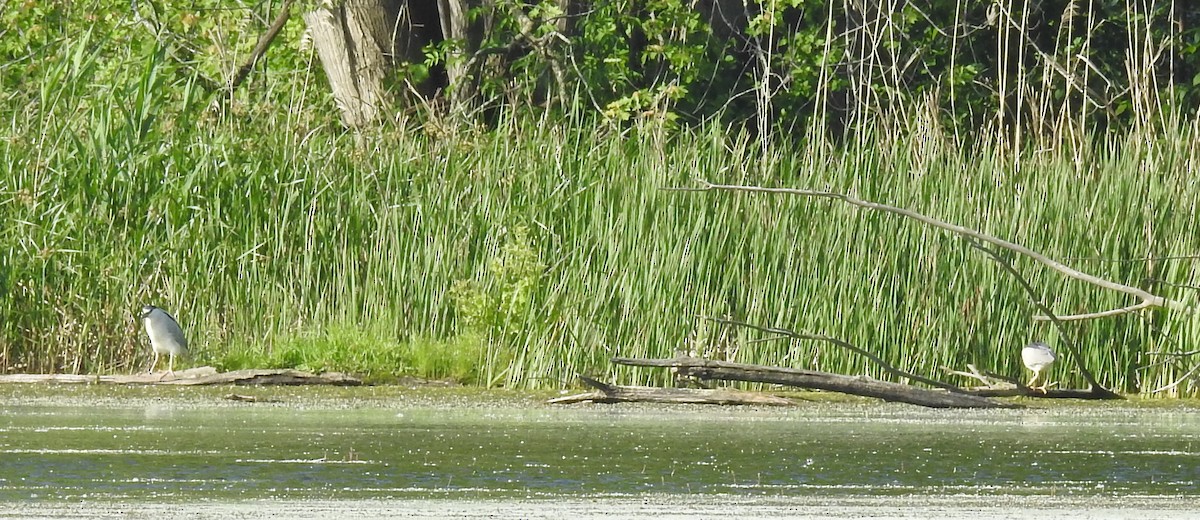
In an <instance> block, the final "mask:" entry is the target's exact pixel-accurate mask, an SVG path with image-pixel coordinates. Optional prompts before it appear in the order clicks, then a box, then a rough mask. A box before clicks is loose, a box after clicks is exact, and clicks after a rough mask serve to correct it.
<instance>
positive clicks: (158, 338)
mask: <svg viewBox="0 0 1200 520" xmlns="http://www.w3.org/2000/svg"><path fill="white" fill-rule="evenodd" d="M142 325H144V326H145V327H146V335H147V336H150V347H151V348H152V349H153V350H154V361H153V362H151V363H150V373H151V374H153V373H154V367H156V366H158V356H159V355H161V354H167V355H169V356H170V360H169V361H168V362H167V372H166V374H163V375H164V376H165V375H170V374H174V373H175V356H186V355H187V354H188V348H187V338H186V337H184V335H183V329H181V328H179V322H177V321H175V318H174V317H172V316H171V315H170V314H168V313H167V311H164V310H162V309H160V308H158V307H155V306H153V305H147V306H145V307H142Z"/></svg>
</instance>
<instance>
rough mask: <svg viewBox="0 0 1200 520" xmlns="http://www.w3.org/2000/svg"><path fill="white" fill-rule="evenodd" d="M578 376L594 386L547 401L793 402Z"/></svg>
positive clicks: (751, 394)
mask: <svg viewBox="0 0 1200 520" xmlns="http://www.w3.org/2000/svg"><path fill="white" fill-rule="evenodd" d="M579 379H580V380H582V381H583V382H584V384H587V385H588V386H590V387H592V388H595V389H596V390H595V391H592V392H587V393H583V394H575V395H568V396H563V397H556V398H554V399H550V400H549V401H546V403H547V404H575V403H669V404H719V405H761V406H793V405H795V404H796V403H794V402H793V401H792V400H790V399H784V398H782V397H778V396H774V395H767V394H762V393H758V392H747V391H744V390H735V389H730V388H725V389H715V390H707V389H696V388H658V387H652V386H617V385H610V384H608V383H605V382H603V381H597V380H595V379H592V378H590V377H585V376H579Z"/></svg>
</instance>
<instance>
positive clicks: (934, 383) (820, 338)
mask: <svg viewBox="0 0 1200 520" xmlns="http://www.w3.org/2000/svg"><path fill="white" fill-rule="evenodd" d="M700 318H702V319H706V320H709V321H714V322H717V323H722V324H725V325H736V326H739V327H746V328H748V329H754V330H758V331H762V332H770V333H771V334H779V335H781V336H787V337H790V338H795V339H813V340H817V341H827V342H829V343H833V344H834V345H837V346H839V347H842V348H845V349H849V350H852V351H854V352H856V353H858V354H860V355H862V356H863V357H866V358H867V359H870V360H871V361H874V362H875V363H877V364H878V365H879V366H881V367H883V369H884V370H887V371H888V372H891V373H893V374H896V375H898V376H900V377H907V378H909V379H912V380H915V381H920V382H922V383H925V384H927V385H929V386H935V387H938V388H941V389H943V390H949V391H951V392H962V391H963V389H962V388H960V387H958V386H955V385H952V384H950V383H943V382H941V381H937V380H935V379H929V378H928V377H922V376H919V375H916V374H913V373H910V372H906V371H904V370H901V369H899V368H896V367H894V366H892V365H891V364H889V363H888V362H887V361H884V360H883V359H881V358H880V357H879V356H876V355H875V354H872V353H870V352H867V351H866V350H863V349H861V348H858V347H856V346H854V345H852V344H850V343H849V342H847V341H843V340H840V339H837V338H834V337H830V336H826V335H824V334H809V333H805V332H793V331H790V330H788V329H781V328H779V327H766V326H763V325H755V324H753V323H746V322H744V321H737V320H730V319H725V318H714V317H712V316H700Z"/></svg>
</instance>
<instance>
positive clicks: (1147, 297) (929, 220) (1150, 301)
mask: <svg viewBox="0 0 1200 520" xmlns="http://www.w3.org/2000/svg"><path fill="white" fill-rule="evenodd" d="M699 182H700V184H701V188H697V189H695V190H688V191H709V190H722V191H743V192H752V193H784V194H790V195H801V196H805V197H816V198H825V199H836V200H840V201H842V202H845V203H847V204H850V205H853V206H858V207H861V208H867V209H873V210H876V211H883V212H885V213H892V214H895V215H900V216H902V217H908V218H911V219H913V220H917V221H920V222H923V223H925V224H929V225H930V226H933V227H936V228H940V229H944V230H946V231H950V232H951V233H955V234H958V235H962V236H964V237H968V238H973V239H976V240H979V241H982V242H987V243H989V244H992V245H994V246H997V247H1001V248H1004V249H1007V250H1009V251H1013V252H1015V253H1018V254H1021V255H1024V256H1027V257H1029V258H1031V259H1033V260H1036V261H1037V262H1040V263H1042V264H1043V265H1045V266H1046V267H1049V268H1051V269H1053V270H1055V271H1058V272H1060V273H1062V274H1063V275H1065V276H1068V277H1070V278H1074V279H1076V280H1080V281H1084V282H1087V283H1090V284H1092V285H1095V286H1098V287H1103V288H1105V289H1111V290H1113V291H1117V292H1121V293H1125V294H1128V295H1131V296H1134V297H1136V298H1138V299H1140V300H1141V303H1139V304H1138V305H1133V306H1130V307H1124V308H1121V309H1114V310H1109V311H1103V312H1098V313H1088V314H1075V315H1069V316H1058V317H1057V318H1056V319H1057V320H1059V321H1072V320H1084V319H1091V318H1099V317H1104V316H1113V315H1117V314H1123V313H1126V312H1132V311H1136V310H1140V309H1143V308H1148V307H1165V308H1170V309H1174V310H1182V309H1185V308H1186V306H1185V305H1183V304H1182V303H1180V302H1176V301H1173V300H1168V299H1166V298H1163V297H1161V296H1157V295H1154V294H1151V293H1149V292H1147V291H1144V290H1142V289H1139V288H1137V287H1131V286H1128V285H1124V284H1119V283H1116V282H1113V281H1111V280H1105V279H1103V278H1100V277H1098V276H1093V275H1090V274H1087V273H1085V272H1082V271H1079V270H1077V269H1075V268H1072V267H1070V266H1068V265H1066V264H1063V263H1061V262H1058V261H1057V260H1054V259H1053V258H1050V257H1048V256H1046V255H1043V254H1041V253H1038V252H1037V251H1034V250H1032V249H1029V248H1027V247H1025V246H1023V245H1020V244H1017V243H1013V242H1009V241H1007V240H1004V239H1002V238H996V237H994V236H991V235H988V234H985V233H982V232H979V231H976V230H974V229H971V228H967V227H963V226H959V225H957V224H951V223H949V222H943V221H941V220H938V219H935V218H933V217H928V216H925V215H922V214H920V213H917V212H915V211H911V210H907V209H904V208H898V207H896V206H889V205H887V204H880V203H878V202H871V201H867V200H862V199H858V198H854V197H851V196H849V195H846V194H843V193H835V192H830V191H817V190H803V189H796V188H764V187H761V186H741V185H731V184H713V183H711V182H708V181H704V180H700V181H699ZM1034 319H1038V320H1050V319H1052V318H1050V317H1049V316H1048V315H1043V316H1035V317H1034Z"/></svg>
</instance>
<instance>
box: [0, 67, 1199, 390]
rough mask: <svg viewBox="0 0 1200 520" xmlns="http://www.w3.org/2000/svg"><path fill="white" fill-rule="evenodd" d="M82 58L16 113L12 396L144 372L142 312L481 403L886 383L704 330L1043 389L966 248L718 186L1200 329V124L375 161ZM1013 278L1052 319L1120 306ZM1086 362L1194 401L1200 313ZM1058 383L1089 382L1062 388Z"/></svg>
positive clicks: (260, 353) (637, 136)
mask: <svg viewBox="0 0 1200 520" xmlns="http://www.w3.org/2000/svg"><path fill="white" fill-rule="evenodd" d="M89 48H90V47H88V46H87V45H86V44H85V43H80V44H79V45H78V46H77V47H72V48H71V49H70V52H69V54H68V56H69V57H70V58H71V59H63V60H61V61H60V62H58V63H59V66H58V67H57V68H56V67H48V68H47V69H46V70H47V72H46V74H47V77H46V78H43V80H44V81H45V82H46V83H47V84H48V85H51V86H48V87H46V88H43V89H42V90H41V91H40V93H39V94H38V95H37V96H36V98H35V99H22V98H20V97H18V96H16V95H13V96H10V97H8V98H7V99H6V100H5V102H4V114H5V115H6V118H5V119H6V120H7V122H8V126H9V129H8V136H7V137H6V138H5V139H3V140H0V156H2V157H3V160H2V161H0V242H2V243H3V244H4V246H5V247H4V248H3V249H0V291H2V292H0V295H2V296H3V298H0V367H2V368H3V369H4V370H6V371H9V372H18V371H19V372H85V373H94V372H125V371H133V370H138V369H141V367H144V366H145V362H146V360H147V357H146V356H147V351H148V349H147V348H146V347H145V345H144V343H145V340H144V339H143V338H142V336H141V333H140V331H139V327H138V324H137V322H136V320H135V319H134V317H133V311H134V310H135V309H137V308H139V307H140V306H141V305H142V304H145V303H153V304H156V305H159V306H162V307H164V308H167V309H170V310H171V311H172V312H173V313H174V314H175V315H176V316H177V317H178V318H179V319H180V321H181V323H182V324H183V325H184V327H185V329H186V330H187V331H188V333H189V336H190V338H191V341H192V345H193V350H194V351H195V352H196V359H195V360H194V362H195V363H211V364H214V365H216V366H219V367H221V368H225V369H234V368H242V367H251V366H264V365H266V366H285V367H296V368H307V369H312V370H345V371H352V372H356V373H360V374H364V375H367V376H368V377H369V378H373V379H376V380H388V379H390V378H394V377H397V376H402V375H416V376H423V377H435V378H443V377H448V378H455V379H459V380H462V381H465V382H469V383H475V384H480V385H489V386H494V385H506V386H520V387H559V386H563V385H569V384H572V381H573V378H574V375H575V374H578V373H587V374H593V375H596V376H599V377H602V378H608V379H615V380H617V381H620V382H624V383H654V384H663V383H665V382H666V381H667V378H668V375H667V374H665V373H662V372H652V371H645V370H636V369H630V368H625V367H615V366H612V365H611V364H610V363H609V362H608V359H609V358H610V357H611V356H614V355H622V356H648V357H664V356H671V355H673V354H674V353H675V352H677V351H684V352H695V353H698V354H702V355H705V356H709V357H714V358H719V359H728V360H733V361H742V362H750V363H764V364H778V365H787V366H796V367H809V368H819V369H822V370H829V371H835V372H841V373H847V374H868V375H872V376H877V377H887V376H886V375H885V374H882V373H881V371H880V370H879V368H878V367H875V366H871V365H869V364H867V363H866V362H865V360H863V359H861V358H859V357H856V356H854V355H852V354H848V353H846V352H843V351H840V350H836V349H834V348H832V347H829V346H827V345H822V344H815V343H798V342H787V341H781V340H778V339H777V338H770V337H763V336H762V335H760V334H757V333H752V332H748V331H745V330H736V329H730V328H727V327H719V326H716V325H713V324H711V323H706V322H704V321H703V320H701V319H699V318H697V316H700V315H709V316H725V317H730V318H734V319H738V320H744V321H750V322H755V323H761V324H764V325H772V326H780V327H786V328H790V329H793V330H797V331H804V332H814V333H824V334H829V335H833V336H836V337H838V338H841V339H844V340H846V341H850V342H852V343H854V344H856V345H858V346H859V347H861V348H865V349H868V350H871V351H872V352H875V353H877V354H878V355H880V356H881V357H883V358H884V359H886V360H888V361H889V362H891V363H893V364H895V365H897V366H899V367H901V368H903V369H905V370H908V371H911V372H915V373H920V374H926V375H932V376H937V375H938V374H939V372H940V367H943V366H949V367H956V368H961V367H963V366H964V365H965V364H967V363H974V364H976V365H978V366H980V367H981V368H985V369H990V370H995V371H999V372H1002V373H1007V374H1011V375H1014V376H1017V375H1021V376H1024V374H1022V372H1023V370H1024V369H1023V368H1022V367H1021V366H1020V361H1019V355H1018V353H1019V349H1020V347H1021V346H1022V345H1024V344H1025V343H1027V342H1029V341H1032V340H1035V339H1049V340H1050V341H1051V342H1052V343H1053V341H1054V340H1055V334H1056V333H1055V332H1054V331H1052V330H1051V329H1050V328H1049V326H1048V325H1044V324H1039V323H1035V322H1034V321H1032V319H1031V316H1032V314H1033V313H1034V307H1033V305H1032V304H1031V303H1030V302H1029V301H1028V299H1027V297H1026V295H1025V294H1024V292H1023V291H1022V290H1021V289H1020V287H1019V286H1018V285H1017V284H1016V283H1015V282H1014V281H1013V280H1011V279H1009V278H1007V277H1006V276H1005V275H1004V273H1003V272H1002V271H1001V270H1000V269H999V268H998V267H997V266H995V265H993V264H991V263H990V262H989V260H987V259H986V258H984V257H983V255H981V254H979V253H977V252H974V251H973V250H971V248H970V247H968V246H967V245H966V244H965V243H963V242H962V241H960V240H958V239H956V238H954V237H950V236H947V235H946V234H944V233H941V232H938V231H936V230H933V229H930V228H927V227H922V226H920V225H919V224H917V223H914V222H910V221H905V220H902V219H900V218H899V217H895V216H889V215H882V214H876V213H870V212H868V211H864V210H860V209H855V208H852V207H848V206H844V205H839V204H837V203H834V202H829V201H816V200H806V199H802V198H796V197H784V196H765V195H744V194H742V195H739V194H728V193H713V192H708V193H696V192H680V191H666V190H662V189H661V188H663V187H670V186H683V187H686V186H693V185H694V180H695V179H697V178H703V179H706V180H709V181H713V182H721V183H753V184H762V185H768V186H790V187H806V188H816V189H829V190H835V191H842V192H847V193H853V194H855V195H857V196H858V197H860V198H864V199H868V200H875V201H879V202H884V203H887V204H892V205H896V206H900V207H905V208H909V209H912V210H915V211H919V212H922V213H925V214H928V215H931V216H934V217H936V218H939V219H942V220H945V221H949V222H953V223H958V224H962V225H965V226H969V227H973V228H976V229H979V230H981V231H984V232H986V233H990V234H993V235H995V236H999V237H1002V238H1006V239H1009V240H1013V241H1016V242H1019V243H1022V244H1024V245H1027V246H1029V247H1031V248H1033V249H1035V250H1039V251H1042V252H1045V253H1046V254H1048V255H1050V256H1052V257H1055V258H1060V259H1065V260H1067V261H1068V263H1069V264H1071V265H1075V266H1078V267H1079V268H1080V269H1083V270H1085V271H1087V272H1090V273H1093V274H1096V275H1098V276H1102V277H1106V278H1109V279H1112V280H1115V281H1118V282H1121V283H1126V284H1134V285H1140V286H1143V287H1146V288H1147V289H1150V290H1152V291H1154V292H1156V293H1160V294H1162V295H1164V296H1167V297H1170V298H1175V299H1179V300H1181V301H1184V302H1187V303H1189V304H1191V305H1192V306H1193V308H1194V305H1195V302H1196V290H1195V289H1194V288H1188V287H1186V286H1188V285H1190V286H1192V287H1194V286H1196V285H1197V281H1196V279H1197V260H1196V259H1195V258H1186V257H1185V256H1186V255H1194V254H1196V253H1197V251H1200V236H1198V234H1197V232H1196V230H1197V229H1198V227H1197V222H1196V218H1197V217H1196V216H1197V214H1198V213H1200V208H1198V207H1197V202H1198V201H1200V188H1198V187H1197V183H1195V182H1194V179H1195V171H1196V163H1197V151H1198V150H1197V146H1196V145H1195V143H1196V138H1197V135H1196V130H1195V128H1194V127H1192V126H1190V125H1189V124H1180V125H1178V126H1177V128H1175V129H1174V130H1173V132H1174V133H1170V134H1167V135H1161V134H1156V135H1138V134H1131V135H1130V136H1128V138H1127V139H1125V140H1116V139H1114V138H1111V137H1097V138H1094V139H1092V140H1091V141H1089V143H1088V145H1087V146H1086V147H1079V146H1077V145H1074V144H1071V143H1073V142H1074V141H1069V140H1064V141H1063V143H1066V144H1058V145H1055V144H1054V143H1053V142H1050V143H1035V144H1036V146H1035V145H1034V144H1030V145H1029V146H1028V147H1027V149H1024V150H1021V151H1017V152H1013V151H1011V150H1009V149H1008V147H1007V145H992V144H989V141H988V140H987V139H979V140H977V141H975V142H976V143H977V144H975V145H973V146H972V147H964V146H962V145H961V144H960V143H956V142H953V141H951V140H950V139H949V138H947V137H945V136H943V135H941V134H940V133H939V132H930V131H929V128H930V125H929V124H928V123H927V122H925V123H922V122H920V121H917V122H913V123H911V124H910V123H908V122H903V121H901V122H897V123H896V124H893V125H890V126H886V127H884V126H881V127H880V129H879V130H876V131H873V132H866V133H863V134H861V135H859V136H856V138H855V139H853V140H850V141H847V142H844V143H829V142H826V141H823V140H821V139H820V138H815V137H810V138H806V139H792V138H789V137H788V136H785V135H782V134H781V135H779V136H777V139H776V140H774V141H773V142H771V144H770V146H768V147H767V148H766V151H765V152H764V148H763V146H762V145H761V141H759V140H757V139H754V138H752V137H749V136H747V135H745V134H742V133H740V132H738V131H736V130H729V129H726V128H722V127H719V126H704V127H699V128H695V129H691V130H676V131H665V130H663V129H661V128H656V127H654V126H653V125H651V124H647V125H646V126H636V125H635V126H634V127H632V128H615V127H610V126H604V125H595V124H592V123H586V122H581V121H575V120H571V119H568V120H566V121H562V120H560V119H555V118H551V119H547V120H541V119H536V118H529V117H512V118H508V119H504V120H502V122H501V123H500V124H499V125H498V126H497V127H496V128H494V129H490V130H487V131H482V130H479V129H475V128H472V127H469V126H460V127H455V128H456V130H455V131H454V132H452V133H445V132H439V133H436V134H426V133H423V132H422V131H420V130H416V129H413V128H408V127H406V126H405V125H404V124H402V123H401V124H397V125H394V126H387V127H385V128H383V129H381V130H379V131H378V132H377V133H374V134H370V135H362V136H354V135H349V134H346V133H343V132H342V131H340V130H337V129H335V128H331V127H328V126H313V125H312V123H311V122H312V121H315V120H321V119H322V118H320V117H316V116H313V115H312V114H311V113H309V114H308V115H297V114H300V113H301V112H302V111H301V110H300V107H290V108H289V109H287V110H274V111H269V110H261V111H253V112H250V113H237V112H236V111H230V112H227V113H223V114H214V113H212V112H211V111H210V109H209V108H206V107H209V106H210V105H209V104H208V102H206V101H204V100H200V99H194V98H193V94H192V90H191V89H190V87H189V84H188V83H187V80H186V79H180V78H179V76H178V75H175V74H171V71H170V70H167V65H165V64H163V62H162V61H161V56H160V53H158V52H157V51H154V50H153V49H151V50H149V51H144V52H143V51H138V50H130V51H129V54H128V55H126V56H125V60H126V61H127V62H128V63H129V64H137V65H138V66H137V67H136V68H133V69H131V70H135V71H136V73H132V74H130V76H129V78H128V83H127V84H123V85H110V86H96V85H92V84H90V78H91V76H92V68H93V67H94V66H95V63H96V60H94V59H93V55H91V54H89V52H90V51H89ZM97 89H99V90H100V91H99V92H97ZM167 93H171V95H167ZM180 93H181V94H180ZM233 105H235V106H236V103H233ZM922 117H926V116H922ZM327 119H328V120H334V117H333V116H332V114H330V115H329V117H328V118H327ZM427 128H430V127H429V126H427ZM1172 257H1180V258H1172ZM1015 264H1016V266H1017V268H1018V269H1020V270H1021V271H1022V272H1023V273H1024V274H1025V276H1027V277H1028V278H1029V279H1030V280H1031V281H1032V282H1033V284H1034V286H1035V287H1037V288H1039V290H1040V291H1042V297H1043V298H1044V299H1045V300H1046V301H1047V302H1048V303H1049V304H1050V305H1051V307H1053V308H1054V309H1056V310H1058V311H1059V312H1062V313H1074V312H1083V311H1090V310H1099V309H1108V308H1113V307H1119V306H1122V305H1126V304H1128V303H1129V302H1128V301H1126V300H1125V299H1124V298H1123V297H1121V296H1119V295H1117V294H1113V293H1111V292H1106V291H1104V290H1101V289H1098V288H1095V287H1091V286H1088V285H1085V284H1082V283H1079V282H1075V281H1071V280H1067V279H1064V278H1062V277H1061V276H1059V275H1057V274H1055V273H1053V272H1050V271H1048V270H1047V269H1045V268H1043V267H1041V266H1039V265H1036V264H1033V263H1030V262H1028V261H1026V260H1024V259H1019V258H1018V259H1015ZM1070 333H1071V334H1073V335H1074V336H1075V338H1076V340H1077V341H1078V342H1079V344H1080V345H1081V346H1082V347H1083V349H1084V354H1083V355H1084V356H1085V359H1084V360H1083V362H1084V363H1086V364H1087V365H1088V366H1089V367H1090V368H1091V369H1092V370H1093V371H1094V372H1096V373H1097V374H1098V375H1099V377H1100V379H1101V380H1102V382H1104V383H1106V384H1108V385H1111V386H1113V387H1115V388H1117V389H1120V390H1126V391H1131V390H1149V389H1154V388H1159V387H1161V386H1164V385H1167V384H1168V383H1171V382H1174V381H1176V380H1177V379H1179V378H1180V377H1181V376H1183V375H1184V374H1185V373H1187V371H1188V370H1189V369H1190V367H1191V366H1192V365H1193V364H1194V362H1191V361H1189V360H1187V359H1186V358H1170V357H1166V358H1164V357H1162V355H1161V354H1154V353H1159V352H1176V351H1186V350H1190V349H1193V348H1194V346H1195V345H1196V344H1197V343H1198V341H1197V340H1200V326H1198V325H1197V323H1196V318H1195V314H1187V313H1182V312H1165V311H1156V312H1152V313H1147V314H1145V315H1141V316H1133V315H1130V316H1122V317H1118V318H1112V319H1106V320H1097V321H1089V322H1083V323H1076V324H1072V325H1071V326H1070ZM1050 376H1051V378H1052V379H1054V380H1057V381H1061V382H1062V384H1063V385H1064V386H1077V385H1079V384H1081V381H1080V380H1079V378H1078V377H1077V375H1076V374H1075V373H1074V372H1073V370H1072V369H1071V364H1070V363H1068V362H1064V363H1059V364H1057V365H1056V366H1055V367H1054V369H1053V373H1052V374H1051V375H1050ZM1197 389H1198V385H1197V383H1196V380H1195V379H1191V380H1189V381H1185V382H1184V383H1183V384H1180V385H1178V386H1175V387H1174V388H1173V389H1172V390H1171V391H1172V392H1177V393H1182V394H1187V395H1194V394H1195V393H1196V392H1197Z"/></svg>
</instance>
